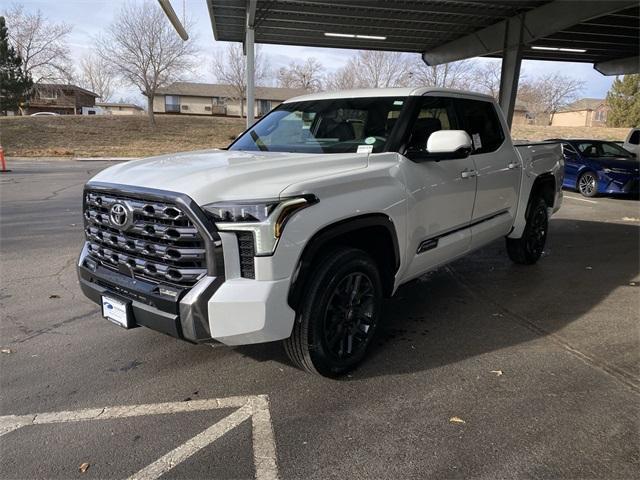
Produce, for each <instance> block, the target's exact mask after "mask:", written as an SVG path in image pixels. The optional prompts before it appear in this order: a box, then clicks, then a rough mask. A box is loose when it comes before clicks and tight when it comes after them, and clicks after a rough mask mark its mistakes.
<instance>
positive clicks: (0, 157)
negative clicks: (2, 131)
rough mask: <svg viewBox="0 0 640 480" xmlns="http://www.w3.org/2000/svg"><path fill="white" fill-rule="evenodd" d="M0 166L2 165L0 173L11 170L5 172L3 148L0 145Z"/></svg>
mask: <svg viewBox="0 0 640 480" xmlns="http://www.w3.org/2000/svg"><path fill="white" fill-rule="evenodd" d="M0 164H1V165H2V169H1V170H0V172H2V173H4V172H10V171H11V170H7V161H6V160H5V159H4V148H2V145H0Z"/></svg>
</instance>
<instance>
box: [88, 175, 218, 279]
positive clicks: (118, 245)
mask: <svg viewBox="0 0 640 480" xmlns="http://www.w3.org/2000/svg"><path fill="white" fill-rule="evenodd" d="M129 188H130V189H129ZM116 202H118V203H121V204H124V205H126V207H127V208H128V210H129V212H131V214H132V215H133V221H132V222H131V223H130V224H129V225H127V226H125V227H123V228H119V227H118V226H116V225H114V224H113V223H112V221H111V220H110V218H109V210H110V208H111V206H112V205H113V204H114V203H116ZM84 217H85V234H86V239H87V249H88V254H89V256H90V257H92V258H93V259H94V260H96V261H98V262H99V263H100V264H102V265H103V266H105V267H107V268H111V269H114V270H117V271H120V272H121V273H125V272H126V273H127V274H130V275H132V276H134V277H140V278H144V279H146V280H151V281H154V282H157V283H167V284H171V285H177V286H180V287H191V286H192V285H194V284H195V283H196V282H197V281H198V280H199V279H200V278H202V277H204V276H205V275H207V274H213V275H215V274H216V273H217V272H216V271H217V270H221V271H222V275H224V269H223V265H222V264H221V258H222V252H221V249H222V246H221V242H220V241H219V237H218V235H217V232H216V231H215V227H213V228H211V229H209V228H210V227H211V225H207V224H206V223H205V222H206V217H204V214H202V213H201V212H199V211H198V207H197V205H195V203H194V202H193V201H192V200H191V199H190V198H189V197H186V196H184V195H181V194H174V193H172V192H164V191H158V190H152V189H140V188H136V187H126V186H120V185H117V186H114V185H110V184H91V183H90V184H88V185H87V186H86V188H85V195H84ZM203 218H204V220H203ZM210 253H211V254H210ZM216 261H217V262H218V263H216Z"/></svg>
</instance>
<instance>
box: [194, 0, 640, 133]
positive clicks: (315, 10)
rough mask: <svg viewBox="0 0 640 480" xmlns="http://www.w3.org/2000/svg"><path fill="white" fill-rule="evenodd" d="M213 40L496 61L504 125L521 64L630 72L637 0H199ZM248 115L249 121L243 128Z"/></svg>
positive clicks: (639, 29) (636, 68)
mask: <svg viewBox="0 0 640 480" xmlns="http://www.w3.org/2000/svg"><path fill="white" fill-rule="evenodd" d="M206 1H207V5H208V7H209V14H210V17H211V25H212V28H213V33H214V37H215V39H216V40H220V41H229V42H243V43H244V44H245V47H246V50H247V75H248V77H247V87H248V88H247V97H248V98H247V100H248V101H249V103H250V102H251V101H252V92H253V73H252V72H253V45H254V42H257V43H265V44H279V45H299V46H310V47H333V48H349V49H361V50H389V51H399V52H415V53H421V54H422V58H423V60H424V61H425V62H426V63H427V64H429V65H440V64H443V63H448V62H452V61H456V60H463V59H466V58H472V57H478V56H488V57H502V76H501V81H500V99H499V100H500V104H501V105H502V107H503V109H504V110H505V112H506V115H507V118H508V120H509V121H510V120H511V118H512V115H513V107H514V105H515V97H516V92H517V86H518V77H519V74H520V65H521V62H522V60H523V59H530V60H553V61H566V62H587V63H593V64H594V68H596V70H598V71H599V72H601V73H603V74H605V75H618V74H626V73H638V72H640V56H639V55H640V52H639V50H640V49H639V45H640V6H639V3H638V0H503V1H500V0H486V1H485V0H206ZM252 120H253V119H251V118H248V122H249V124H250V123H252Z"/></svg>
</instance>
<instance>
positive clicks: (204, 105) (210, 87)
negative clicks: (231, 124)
mask: <svg viewBox="0 0 640 480" xmlns="http://www.w3.org/2000/svg"><path fill="white" fill-rule="evenodd" d="M305 93H308V92H306V91H305V90H302V89H295V88H276V87H256V95H255V105H254V107H253V108H254V115H255V116H256V117H261V116H262V115H264V114H265V113H267V112H269V111H270V110H271V109H273V108H275V107H277V106H278V105H280V104H281V103H282V102H283V101H284V100H287V99H289V98H291V97H296V96H298V95H304V94H305ZM236 97H237V96H236V95H235V93H234V90H233V88H232V86H231V85H223V84H213V83H191V82H176V83H173V84H171V85H169V86H168V87H164V88H160V89H158V91H157V92H156V96H155V97H154V99H153V112H154V113H167V114H186V115H224V116H229V117H239V116H240V101H239V100H238V99H237V98H236ZM244 107H245V108H244V109H243V112H244V113H245V115H246V100H245V101H244Z"/></svg>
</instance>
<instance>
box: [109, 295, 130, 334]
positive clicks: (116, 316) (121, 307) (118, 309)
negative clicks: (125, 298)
mask: <svg viewBox="0 0 640 480" xmlns="http://www.w3.org/2000/svg"><path fill="white" fill-rule="evenodd" d="M127 310H128V309H127V304H126V303H125V302H122V301H120V300H116V299H115V298H112V297H105V296H103V297H102V316H103V317H104V318H106V319H107V320H109V321H111V322H113V323H115V324H116V325H119V326H121V327H124V328H129V315H128V312H127Z"/></svg>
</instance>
